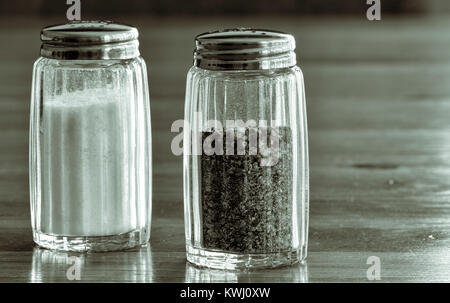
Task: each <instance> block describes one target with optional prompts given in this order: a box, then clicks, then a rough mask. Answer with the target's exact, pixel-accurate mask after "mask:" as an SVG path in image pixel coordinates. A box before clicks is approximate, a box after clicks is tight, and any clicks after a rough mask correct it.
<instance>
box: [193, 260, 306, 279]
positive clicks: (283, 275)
mask: <svg viewBox="0 0 450 303" xmlns="http://www.w3.org/2000/svg"><path fill="white" fill-rule="evenodd" d="M308 281H309V277H308V264H307V263H304V264H296V265H293V266H288V267H281V268H276V269H266V270H254V271H229V270H219V269H208V268H200V267H198V266H195V265H193V264H191V263H189V262H186V276H185V282H187V283H209V282H225V283H235V282H239V283H245V282H254V283H257V282H294V283H302V282H303V283H306V282H308Z"/></svg>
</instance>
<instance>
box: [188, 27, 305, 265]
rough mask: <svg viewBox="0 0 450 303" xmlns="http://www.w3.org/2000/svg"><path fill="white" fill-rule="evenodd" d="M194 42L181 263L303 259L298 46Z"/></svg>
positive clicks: (235, 39)
mask: <svg viewBox="0 0 450 303" xmlns="http://www.w3.org/2000/svg"><path fill="white" fill-rule="evenodd" d="M195 42H196V49H195V52H194V66H193V67H192V68H191V69H190V71H189V73H188V76H187V88H186V103H185V123H186V124H185V130H184V139H183V140H184V150H183V153H184V212H185V234H186V251H187V259H188V261H190V262H192V263H194V264H196V265H199V266H206V267H211V268H220V269H240V268H262V267H276V266H280V265H286V264H293V263H296V262H298V261H301V260H304V259H305V258H306V251H307V240H308V203H309V192H308V190H309V181H308V180H309V177H308V142H307V123H306V107H305V95H304V85H303V76H302V72H301V70H300V68H299V67H298V66H296V55H295V53H294V49H295V40H294V38H293V37H292V36H291V35H288V34H284V33H280V32H275V31H265V30H251V29H231V30H224V31H219V32H212V33H205V34H201V35H199V36H197V37H196V39H195Z"/></svg>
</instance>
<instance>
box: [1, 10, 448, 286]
mask: <svg viewBox="0 0 450 303" xmlns="http://www.w3.org/2000/svg"><path fill="white" fill-rule="evenodd" d="M362 18H363V17H361V18H356V17H355V18H344V19H342V18H341V19H338V18H315V19H312V18H304V17H302V18H300V17H299V18H282V19H281V18H278V19H277V18H252V19H248V18H244V19H232V18H227V19H225V18H215V19H207V18H196V19H195V20H194V19H188V18H184V19H183V18H181V19H180V18H178V19H154V18H153V19H151V20H150V19H147V18H135V17H130V18H127V17H123V18H121V19H120V20H119V21H122V22H127V23H133V24H135V25H137V26H138V27H139V29H140V33H141V38H140V40H141V51H142V55H143V57H144V58H145V59H146V61H147V64H148V66H149V81H150V90H151V110H152V127H153V156H154V161H153V165H154V175H153V180H154V181H153V182H154V183H153V184H154V196H153V197H154V198H153V223H152V236H151V243H150V244H149V245H148V246H147V247H143V248H140V249H134V250H132V251H127V252H116V253H104V254H86V255H81V257H82V281H83V282H86V281H119V282H122V281H124V282H125V281H126V282H134V281H136V282H184V281H186V282H200V281H204V282H211V281H215V282H221V281H226V282H237V281H238V282H261V281H265V282H308V281H309V282H319V281H325V282H336V281H353V282H364V281H367V279H366V271H367V268H368V265H367V264H366V260H367V258H368V257H369V256H378V257H379V258H380V260H381V267H382V272H381V278H382V280H381V281H382V282H386V281H395V282H405V281H414V282H418V281H450V190H449V188H450V178H449V177H450V141H449V139H450V132H449V131H450V122H449V121H450V120H449V118H448V117H449V115H450V85H449V83H450V63H449V62H450V61H449V59H450V42H449V41H450V39H449V38H450V31H449V30H448V29H449V28H450V21H448V20H447V19H419V18H402V19H395V20H394V19H389V18H387V19H384V20H383V21H381V22H378V23H371V22H367V21H366V20H364V19H362ZM61 21H64V20H50V19H46V20H41V19H27V20H20V19H12V18H3V19H2V20H1V21H0V40H1V41H4V42H5V43H4V44H3V46H2V47H1V48H0V67H1V69H0V143H1V144H0V281H1V282H28V281H30V282H41V281H44V282H50V281H58V282H67V281H68V280H67V278H66V275H65V274H66V270H67V268H68V265H67V264H66V263H65V258H66V257H67V256H68V254H65V253H58V252H51V251H47V250H42V249H39V248H37V247H35V246H34V245H33V242H32V238H31V229H30V217H29V193H28V123H29V120H28V119H29V118H28V115H29V97H30V84H31V71H32V64H33V61H34V60H35V59H36V58H37V56H38V50H39V30H40V28H41V27H42V26H44V25H48V24H51V23H55V22H61ZM232 26H255V27H259V28H261V27H264V28H274V29H279V30H284V31H288V32H292V33H294V35H295V37H296V39H297V53H298V57H299V64H300V66H301V67H302V69H303V71H304V74H305V79H306V89H307V103H308V114H309V129H310V132H309V135H310V137H309V143H310V164H311V165H310V166H311V176H310V178H311V206H310V233H309V236H310V245H309V256H308V260H307V264H305V265H296V266H293V267H286V268H280V269H274V270H263V271H256V272H239V273H235V272H224V271H216V270H207V269H199V268H196V267H194V266H192V265H190V264H187V263H186V260H185V255H184V228H183V192H182V171H181V169H182V159H181V157H176V156H174V155H172V153H171V152H170V142H171V139H172V138H173V136H174V134H173V133H171V132H170V125H171V123H172V122H173V121H174V120H176V119H181V118H182V117H183V106H184V105H183V104H184V89H185V79H186V72H187V70H188V69H189V67H190V64H191V62H192V57H191V56H192V47H193V40H192V39H193V37H194V36H195V34H198V33H201V32H204V31H207V30H212V29H217V28H223V27H232ZM69 255H70V254H69Z"/></svg>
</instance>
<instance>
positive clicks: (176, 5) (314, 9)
mask: <svg viewBox="0 0 450 303" xmlns="http://www.w3.org/2000/svg"><path fill="white" fill-rule="evenodd" d="M82 6H83V13H84V16H85V17H89V18H91V17H97V16H103V15H105V14H107V15H124V14H139V15H143V14H145V15H157V16H167V15H187V16H189V15H197V16H202V15H203V16H204V15H206V16H210V15H254V14H270V15H274V14H288V15H297V14H302V15H304V14H361V13H364V12H365V11H366V8H367V4H366V1H365V0H302V1H299V0H297V1H296V0H279V1H272V0H260V1H256V0H250V1H240V0H213V1H206V0H190V1H179V0H153V1H145V0H128V1H123V0H111V1H94V0H83V1H82ZM382 6H383V12H384V13H392V14H405V13H416V14H430V13H442V12H443V11H447V12H448V11H449V10H450V3H449V2H448V1H446V0H384V1H382ZM65 7H66V1H64V0H35V1H26V0H18V1H8V0H2V1H0V9H1V11H2V13H3V14H7V15H11V14H17V15H32V16H36V15H42V16H49V15H60V14H61V12H62V11H64V9H65Z"/></svg>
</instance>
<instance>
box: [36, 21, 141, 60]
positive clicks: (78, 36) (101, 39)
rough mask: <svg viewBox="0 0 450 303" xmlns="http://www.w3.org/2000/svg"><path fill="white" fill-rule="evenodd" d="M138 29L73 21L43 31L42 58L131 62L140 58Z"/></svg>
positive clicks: (100, 22)
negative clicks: (121, 60)
mask: <svg viewBox="0 0 450 303" xmlns="http://www.w3.org/2000/svg"><path fill="white" fill-rule="evenodd" d="M138 36H139V33H138V31H137V29H136V28H134V27H132V26H129V25H124V24H116V23H112V22H109V21H73V22H70V23H67V24H59V25H52V26H49V27H45V28H43V29H42V31H41V41H42V46H41V55H42V56H43V57H47V58H53V59H63V60H75V59H76V60H95V59H130V58H134V57H137V56H139V42H138V40H137V39H138Z"/></svg>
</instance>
